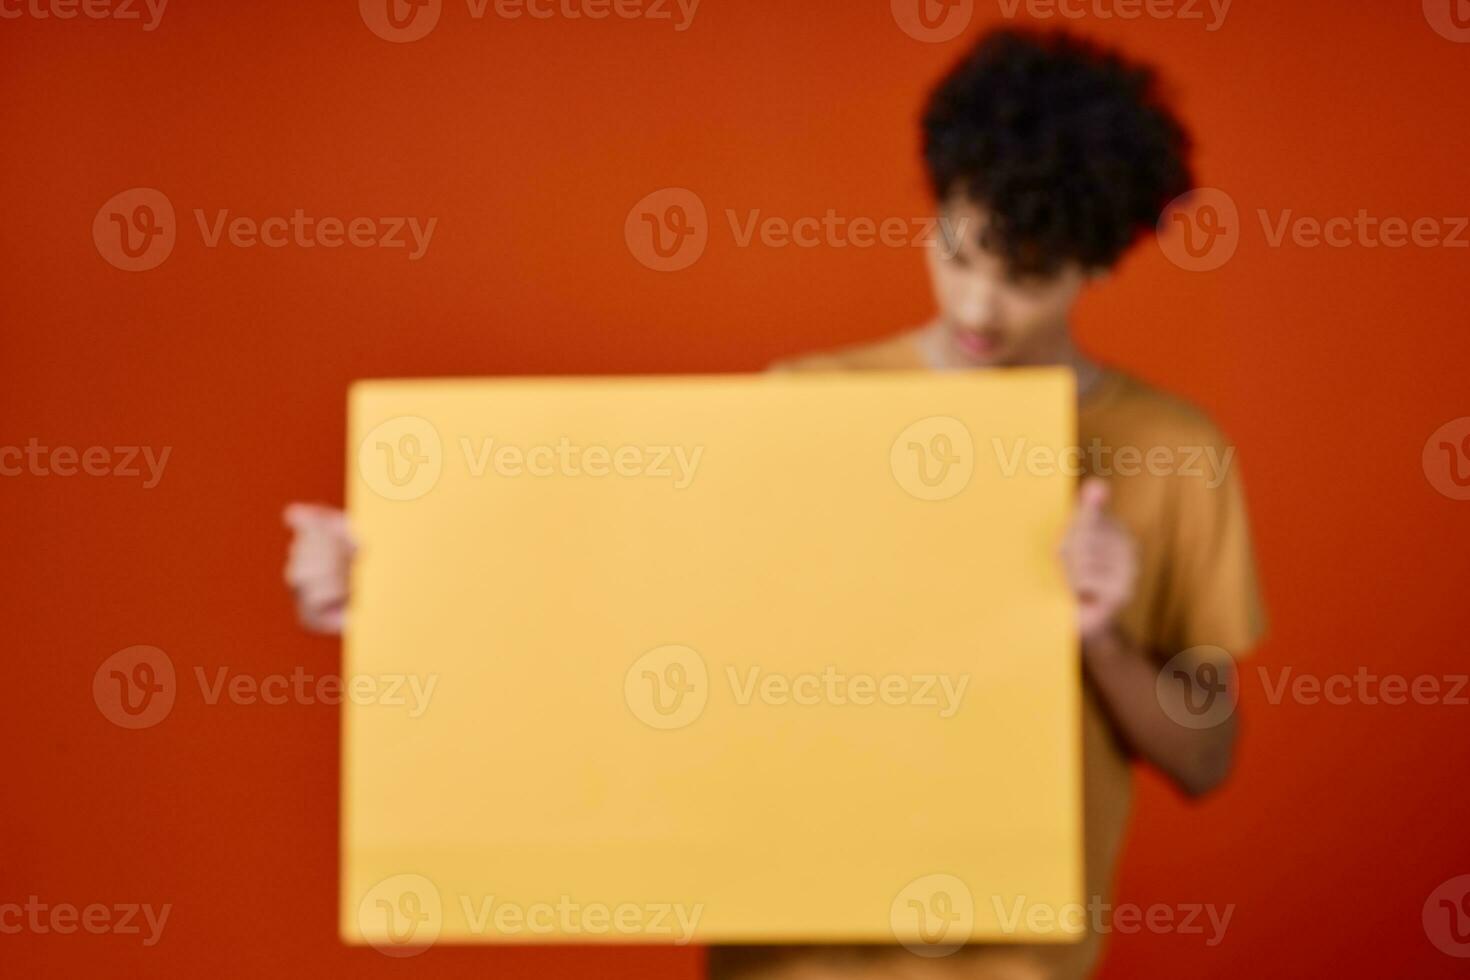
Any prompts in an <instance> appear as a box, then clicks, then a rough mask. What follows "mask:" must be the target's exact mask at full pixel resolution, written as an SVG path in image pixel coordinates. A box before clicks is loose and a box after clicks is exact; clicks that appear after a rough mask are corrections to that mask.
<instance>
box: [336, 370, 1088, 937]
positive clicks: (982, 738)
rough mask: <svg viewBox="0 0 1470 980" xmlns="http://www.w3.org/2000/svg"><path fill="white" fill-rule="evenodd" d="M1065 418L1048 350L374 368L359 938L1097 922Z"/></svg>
mask: <svg viewBox="0 0 1470 980" xmlns="http://www.w3.org/2000/svg"><path fill="white" fill-rule="evenodd" d="M1074 418H1075V410H1074V391H1073V379H1072V377H1071V375H1070V373H1068V372H1065V371H1061V370H1053V369H1036V370H1010V371H1004V372H993V373H992V372H975V373H955V374H932V373H882V374H879V373H873V374H830V375H828V374H815V375H814V374H802V375H780V374H776V375H760V376H712V377H665V378H598V379H535V380H530V379H506V380H455V381H382V382H376V381H375V382H363V383H359V384H357V385H355V386H354V388H353V389H352V392H351V395H350V425H349V428H350V432H349V447H348V509H349V514H350V519H351V522H352V526H353V528H354V531H355V534H356V536H357V539H358V541H359V546H360V550H359V554H358V557H357V560H356V563H355V565H354V569H353V593H352V603H351V609H350V612H349V622H348V628H347V632H346V637H345V648H344V671H343V672H344V675H345V677H346V681H347V685H348V687H347V696H346V698H345V700H344V709H343V738H342V746H343V766H342V811H341V812H342V840H341V845H342V882H341V904H340V927H341V932H342V935H343V937H344V938H345V939H346V940H347V941H348V942H352V943H371V944H373V945H375V946H378V947H379V948H381V949H384V950H386V951H389V952H401V953H411V952H413V951H415V950H418V949H421V948H422V946H423V945H424V944H426V943H432V942H435V941H439V942H484V943H497V942H499V943H535V942H557V943H566V942H599V943H618V942H642V943H686V942H699V943H751V942H757V943H785V942H885V943H895V942H897V943H903V944H905V945H907V946H909V947H910V948H912V949H914V950H915V951H916V952H920V953H924V952H936V951H942V950H943V949H945V948H948V947H950V946H951V945H952V944H954V943H958V942H963V941H967V940H968V941H971V942H996V941H1001V942H1022V941H1024V942H1034V941H1043V942H1045V941H1051V942H1062V941H1069V940H1071V939H1073V938H1075V930H1073V929H1072V928H1070V926H1069V925H1068V923H1070V922H1072V921H1073V920H1074V919H1075V918H1076V917H1075V916H1069V915H1062V914H1061V913H1062V910H1064V909H1066V908H1067V907H1069V906H1071V905H1073V904H1075V903H1078V902H1080V901H1081V900H1082V898H1083V896H1082V892H1083V884H1082V838H1081V781H1080V773H1081V770H1080V765H1081V762H1080V752H1081V735H1080V676H1079V661H1078V656H1077V639H1076V632H1075V631H1076V624H1075V610H1074V607H1073V605H1072V601H1071V598H1070V596H1069V593H1068V590H1067V589H1066V587H1065V584H1064V581H1063V578H1062V574H1061V571H1060V568H1059V567H1058V563H1057V559H1056V546H1057V544H1058V542H1059V539H1060V536H1061V534H1062V531H1063V528H1064V525H1065V522H1066V520H1067V516H1068V513H1069V511H1070V506H1071V500H1072V496H1073V485H1072V480H1071V479H1070V478H1069V477H1068V476H1067V475H1066V474H1065V473H1064V472H1063V470H1062V467H1061V466H1059V465H1058V460H1059V459H1062V460H1065V458H1066V457H1065V455H1064V450H1065V449H1066V447H1068V446H1070V445H1072V444H1073V442H1074V431H1073V429H1074ZM1033 910H1039V914H1038V913H1037V912H1034V911H1033ZM1058 917H1060V918H1059V919H1058Z"/></svg>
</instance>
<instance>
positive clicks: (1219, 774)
mask: <svg viewBox="0 0 1470 980" xmlns="http://www.w3.org/2000/svg"><path fill="white" fill-rule="evenodd" d="M1187 152H1188V139H1187V137H1186V135H1185V133H1184V131H1183V129H1182V128H1181V127H1180V125H1179V124H1178V122H1177V121H1176V120H1175V119H1174V117H1173V116H1172V115H1171V113H1170V112H1169V111H1168V110H1167V109H1166V108H1165V107H1164V106H1163V105H1162V104H1161V102H1160V101H1159V99H1158V97H1157V92H1156V86H1155V81H1154V78H1153V76H1152V74H1151V72H1149V71H1148V70H1146V69H1144V68H1141V67H1139V66H1136V65H1132V64H1129V63H1128V62H1126V61H1125V60H1123V59H1122V58H1121V57H1119V56H1118V55H1116V54H1114V53H1111V52H1107V51H1103V50H1100V49H1098V48H1096V47H1094V46H1092V45H1089V44H1087V43H1084V42H1081V41H1078V40H1075V39H1072V38H1069V37H1067V36H1066V35H1048V36H1042V35H1033V34H1028V33H1021V32H1014V31H1007V32H999V33H995V34H992V35H989V36H987V37H986V38H984V39H983V40H982V41H981V42H980V44H979V45H978V46H977V47H976V48H975V49H974V51H973V52H971V53H970V55H969V56H968V57H966V58H965V59H964V60H962V61H961V63H960V64H959V65H958V66H957V67H956V68H955V69H954V70H953V71H952V72H951V73H950V74H949V75H948V76H947V77H946V78H945V79H944V80H943V81H942V82H941V84H940V85H939V87H938V88H937V89H936V90H935V92H934V94H933V96H932V98H931V100H930V103H929V105H928V108H927V111H926V113H925V115H924V154H925V162H926V164H927V167H928V171H929V176H930V179H931V183H932V188H933V191H934V194H935V198H936V201H937V202H938V206H939V209H940V211H941V212H942V215H943V217H945V218H946V219H948V220H947V221H945V222H942V225H943V226H944V227H945V228H947V229H949V230H950V233H951V234H952V236H953V237H952V238H951V239H950V240H949V241H947V242H945V246H946V247H944V248H933V249H930V250H929V265H930V271H931V274H932V280H933V286H934V295H935V299H936V303H937V306H938V314H937V316H936V317H935V318H934V320H933V321H932V322H930V323H929V324H927V325H925V326H923V327H920V328H918V329H915V330H910V331H907V332H904V333H901V334H898V335H896V336H893V337H891V338H888V339H885V340H880V341H878V342H875V343H869V344H863V345H858V346H854V347H849V348H844V349H842V350H838V351H835V352H831V353H827V354H819V355H815V356H810V357H805V358H801V359H797V360H793V361H789V362H784V363H782V364H778V365H776V366H775V367H776V369H777V370H788V371H860V370H887V369H908V370H913V369H930V370H936V371H940V370H950V369H990V368H1004V367H1011V366H1018V365H1042V364H1050V365H1065V366H1067V367H1069V368H1071V369H1072V370H1073V371H1074V372H1075V373H1076V376H1077V387H1078V406H1077V421H1078V434H1079V447H1078V448H1079V449H1080V450H1081V452H1080V454H1079V460H1080V463H1081V464H1082V466H1083V467H1084V468H1086V469H1087V470H1088V471H1089V473H1090V475H1089V476H1088V478H1087V479H1085V480H1084V481H1083V482H1082V484H1081V487H1080V491H1079V500H1078V504H1077V509H1076V513H1075V515H1074V518H1073V521H1072V523H1071V527H1070V529H1069V531H1068V533H1067V535H1066V538H1065V540H1064V541H1063V542H1061V544H1060V549H1059V555H1060V560H1061V561H1062V562H1063V564H1064V567H1065V570H1066V573H1067V576H1068V580H1069V581H1070V583H1071V585H1072V587H1073V589H1074V590H1075V592H1076V595H1077V599H1078V606H1079V616H1080V624H1079V625H1080V634H1081V653H1080V657H1081V661H1082V670H1083V674H1084V678H1085V681H1086V683H1085V699H1084V704H1085V713H1084V719H1083V731H1084V739H1085V742H1084V760H1085V764H1084V773H1085V777H1084V798H1085V808H1086V830H1085V838H1086V878H1087V894H1088V899H1089V900H1090V901H1092V902H1096V903H1098V904H1103V903H1107V902H1108V901H1109V897H1108V896H1109V892H1110V890H1111V879H1112V874H1113V868H1114V864H1115V861H1116V858H1117V854H1118V849H1119V845H1120V843H1121V840H1122V836H1123V831H1124V828H1125V824H1126V821H1127V814H1128V806H1129V798H1130V795H1131V768H1130V767H1131V761H1132V760H1133V759H1134V758H1140V759H1142V760H1143V761H1145V762H1147V763H1149V764H1151V765H1153V766H1155V767H1156V768H1158V769H1159V770H1161V771H1162V772H1163V773H1164V774H1165V775H1166V776H1168V777H1169V778H1170V779H1171V780H1172V781H1173V782H1174V783H1175V784H1176V785H1177V786H1179V787H1180V789H1182V790H1183V791H1184V792H1185V793H1187V794H1189V795H1191V796H1198V795H1201V794H1203V793H1206V792H1208V791H1209V790H1211V789H1213V788H1214V787H1216V786H1217V785H1219V784H1220V782H1221V781H1222V780H1223V779H1224V778H1225V776H1226V774H1227V773H1228V771H1229V769H1230V765H1231V758H1232V753H1233V747H1234V741H1235V720H1234V716H1233V714H1227V715H1226V716H1225V717H1224V718H1223V719H1221V720H1219V721H1218V723H1215V724H1208V725H1193V724H1187V723H1181V722H1179V721H1177V720H1176V719H1185V720H1186V721H1187V720H1188V719H1189V718H1190V717H1191V716H1192V715H1196V714H1197V713H1198V709H1199V705H1200V704H1201V703H1205V702H1207V701H1208V700H1209V699H1211V698H1214V697H1215V696H1217V695H1218V693H1219V692H1218V691H1217V690H1205V689H1202V688H1201V679H1202V678H1203V679H1206V680H1205V681H1204V683H1206V684H1210V685H1211V686H1213V683H1214V682H1213V681H1210V680H1209V679H1210V678H1223V679H1225V683H1227V684H1229V683H1233V669H1232V665H1233V660H1232V657H1231V654H1232V653H1233V654H1235V655H1240V654H1243V653H1245V652H1246V651H1248V650H1249V649H1250V648H1251V647H1252V646H1253V645H1254V644H1255V642H1256V641H1257V639H1258V638H1259V635H1260V631H1261V621H1262V617H1261V611H1260V606H1259V601H1258V597H1257V591H1256V583H1255V573H1254V563H1253V559H1252V555H1251V543H1250V533H1249V529H1248V526H1247V522H1246V514H1245V507H1244V500H1243V495H1242V490H1241V486H1240V482H1239V479H1238V476H1237V474H1236V472H1235V470H1234V469H1233V467H1232V465H1231V464H1232V463H1233V461H1234V453H1233V450H1232V449H1231V447H1229V446H1227V445H1226V443H1225V441H1224V439H1223V438H1222V437H1221V435H1220V433H1219V432H1218V431H1217V430H1216V428H1215V427H1214V426H1213V425H1212V424H1211V423H1210V421H1209V420H1208V419H1207V418H1206V417H1205V416H1204V415H1203V414H1201V413H1200V412H1199V411H1197V410H1196V409H1194V408H1192V407H1190V406H1189V405H1187V404H1185V403H1184V402H1182V401H1180V400H1178V399H1175V398H1172V397H1169V396H1167V395H1164V394H1161V393H1159V392H1157V391H1155V390H1153V389H1151V388H1149V387H1148V386H1146V385H1144V384H1142V383H1140V382H1138V381H1136V380H1134V379H1131V378H1129V377H1127V376H1125V375H1124V374H1122V373H1120V372H1118V371H1116V370H1113V369H1110V368H1107V367H1105V366H1103V365H1101V364H1099V363H1097V362H1095V361H1093V360H1092V359H1091V358H1089V357H1088V356H1087V355H1085V354H1084V353H1083V352H1081V351H1080V350H1078V349H1077V347H1076V346H1075V345H1074V344H1073V342H1072V339H1071V334H1070V330H1069V318H1070V314H1071V311H1072V309H1073V307H1074V306H1075V304H1076V302H1077V299H1078V296H1079V295H1080V294H1081V293H1082V291H1083V290H1084V289H1085V288H1086V286H1087V285H1088V284H1089V283H1090V282H1091V281H1093V280H1094V279H1096V278H1098V277H1100V276H1101V275H1103V274H1104V273H1105V272H1106V271H1107V270H1108V269H1110V268H1111V267H1112V266H1114V265H1115V264H1116V263H1117V261H1118V259H1119V258H1120V256H1121V255H1122V254H1123V252H1124V251H1126V250H1127V249H1128V248H1129V247H1130V246H1131V245H1132V244H1133V243H1134V242H1136V241H1137V239H1138V238H1140V237H1141V236H1143V235H1145V234H1147V233H1148V232H1150V231H1151V230H1152V229H1153V228H1154V227H1155V225H1156V223H1157V221H1158V219H1159V216H1160V213H1161V211H1162V209H1163V207H1164V206H1165V204H1166V203H1167V202H1169V201H1170V200H1171V199H1173V198H1174V197H1176V196H1177V195H1179V194H1181V193H1183V192H1184V191H1185V190H1187V189H1188V188H1189V186H1190V175H1189V167H1188V163H1187V161H1186V155H1187ZM287 521H288V523H289V524H290V525H291V526H292V528H293V529H294V530H295V540H294V542H293V544H292V550H291V558H290V562H289V564H288V567H287V580H288V581H289V582H290V584H291V585H292V587H293V588H294V589H295V590H296V596H297V602H298V607H299V610H300V615H301V618H302V621H303V622H304V623H305V624H306V625H307V626H308V627H310V628H312V629H316V630H320V631H324V632H336V631H337V630H339V629H340V628H341V625H342V610H343V608H344V604H345V601H346V598H347V569H348V565H349V564H350V560H351V543H350V539H349V537H348V534H347V527H346V523H345V520H344V518H343V516H342V514H341V513H340V512H338V511H334V510H329V509H326V508H320V507H309V506H303V505H293V506H292V507H291V508H289V509H288V511H287ZM1166 662H1167V663H1169V664H1170V667H1171V669H1170V671H1169V676H1168V677H1166V679H1165V681H1166V682H1165V683H1163V684H1160V683H1159V677H1160V668H1161V667H1162V666H1163V665H1164V664H1165V663H1166ZM1176 678H1177V680H1178V683H1177V684H1176V683H1174V680H1175V679H1176ZM1226 696H1227V697H1228V696H1229V695H1228V694H1227V695H1226ZM1100 938H1101V937H1100V936H1099V935H1098V934H1097V933H1095V932H1089V934H1088V935H1087V936H1086V938H1085V939H1084V940H1083V941H1082V942H1080V943H1077V944H1075V945H1058V946H1046V947H1030V946H1021V945H1015V946H979V945H977V946H971V947H966V948H964V949H962V950H959V951H957V952H955V953H954V954H953V955H951V956H947V957H934V958H929V957H918V956H915V955H913V954H911V953H909V952H908V951H907V950H904V949H902V948H899V947H896V946H895V947H883V946H878V947H771V948H767V947H716V948H714V949H712V950H711V955H710V966H711V975H712V976H713V977H716V978H734V977H746V976H749V977H763V978H789V980H819V978H831V980H837V978H844V980H856V978H875V980H876V978H898V977H921V978H936V980H937V978H948V977H977V978H992V977H993V978H1021V977H1038V978H1039V977H1048V978H1050V977H1080V976H1084V975H1086V974H1087V973H1088V972H1089V971H1090V970H1091V969H1092V968H1093V966H1094V965H1095V961H1096V958H1097V955H1098V952H1099V948H1100Z"/></svg>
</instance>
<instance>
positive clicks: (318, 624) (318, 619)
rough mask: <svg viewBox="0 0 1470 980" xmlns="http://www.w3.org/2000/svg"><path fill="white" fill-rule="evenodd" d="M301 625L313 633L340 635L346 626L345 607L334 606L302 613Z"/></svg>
mask: <svg viewBox="0 0 1470 980" xmlns="http://www.w3.org/2000/svg"><path fill="white" fill-rule="evenodd" d="M301 625H303V626H305V627H306V628H307V629H308V630H311V631H312V632H313V633H327V634H331V633H340V632H342V628H343V627H344V626H346V625H347V607H346V606H336V607H333V608H329V609H320V610H311V611H303V612H302V613H301Z"/></svg>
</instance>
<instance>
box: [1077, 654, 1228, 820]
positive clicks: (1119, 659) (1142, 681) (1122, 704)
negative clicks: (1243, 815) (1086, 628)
mask: <svg viewBox="0 0 1470 980" xmlns="http://www.w3.org/2000/svg"><path fill="white" fill-rule="evenodd" d="M1082 662H1083V665H1084V667H1085V669H1086V671H1087V675H1088V677H1090V678H1092V682H1093V684H1094V685H1095V686H1096V688H1097V690H1098V692H1099V694H1100V695H1101V696H1102V701H1103V704H1104V705H1105V707H1106V709H1107V714H1108V716H1109V718H1110V719H1111V720H1112V722H1113V724H1114V726H1115V727H1116V728H1117V729H1118V732H1119V734H1120V735H1121V736H1122V737H1123V741H1124V743H1125V744H1127V745H1128V747H1129V748H1130V749H1132V750H1133V751H1134V752H1135V753H1136V754H1138V755H1139V756H1141V757H1142V758H1144V759H1147V760H1148V761H1149V762H1151V763H1153V765H1155V766H1157V767H1158V768H1159V770H1160V771H1162V772H1163V773H1164V774H1165V775H1166V776H1168V777H1169V778H1170V779H1171V780H1173V781H1174V783H1175V785H1177V786H1178V787H1179V788H1180V789H1182V790H1183V791H1184V792H1185V793H1187V794H1189V795H1190V796H1195V797H1197V796H1203V795H1204V794H1206V793H1208V792H1210V791H1211V790H1213V789H1215V788H1216V787H1217V786H1219V785H1220V784H1221V783H1222V782H1224V781H1225V777H1226V776H1228V775H1229V774H1230V767H1231V764H1232V762H1233V761H1234V758H1235V733H1236V724H1235V712H1233V711H1232V712H1231V713H1230V714H1229V715H1228V716H1227V717H1226V718H1225V719H1224V720H1222V721H1221V722H1220V723H1219V724H1215V725H1211V726H1209V727H1204V728H1190V727H1187V726H1185V725H1181V724H1179V723H1178V722H1177V721H1175V720H1174V719H1175V718H1180V717H1187V716H1188V714H1187V712H1188V711H1189V705H1190V704H1191V703H1198V701H1199V699H1200V697H1201V696H1202V695H1196V694H1195V693H1194V692H1193V690H1192V686H1193V685H1194V684H1195V683H1197V678H1196V676H1195V675H1194V674H1192V673H1190V672H1187V671H1181V672H1179V674H1178V676H1179V677H1180V679H1182V680H1183V681H1184V683H1183V684H1159V683H1158V667H1157V664H1156V662H1155V661H1154V660H1153V659H1152V658H1151V657H1150V656H1149V655H1148V651H1145V650H1139V649H1137V647H1136V646H1135V645H1134V643H1133V642H1132V641H1131V640H1129V639H1128V638H1127V637H1126V636H1124V635H1123V634H1122V633H1121V631H1119V630H1118V629H1116V628H1114V629H1110V630H1107V631H1105V632H1104V633H1102V634H1101V635H1099V636H1097V637H1094V638H1093V639H1091V640H1089V641H1087V642H1084V643H1083V645H1082ZM1217 669H1218V671H1219V676H1220V677H1222V678H1223V679H1224V682H1225V683H1226V684H1228V685H1229V690H1228V691H1226V692H1220V691H1218V690H1217V691H1215V692H1214V696H1215V697H1221V696H1224V697H1229V698H1231V699H1232V700H1233V698H1234V687H1235V676H1234V674H1235V671H1234V669H1233V665H1231V664H1218V665H1217Z"/></svg>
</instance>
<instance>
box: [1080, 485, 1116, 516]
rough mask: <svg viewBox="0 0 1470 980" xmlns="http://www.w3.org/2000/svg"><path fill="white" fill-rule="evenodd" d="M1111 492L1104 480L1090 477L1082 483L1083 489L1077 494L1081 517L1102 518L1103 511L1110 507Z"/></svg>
mask: <svg viewBox="0 0 1470 980" xmlns="http://www.w3.org/2000/svg"><path fill="white" fill-rule="evenodd" d="M1110 494H1111V491H1109V490H1108V485H1107V483H1106V482H1104V481H1103V480H1101V479H1099V478H1098V477H1095V476H1090V477H1088V478H1087V479H1085V480H1083V481H1082V487H1081V489H1080V490H1078V492H1077V510H1078V511H1079V513H1080V516H1082V517H1085V518H1093V517H1101V516H1102V514H1103V510H1104V509H1105V508H1106V507H1107V505H1108V497H1109V496H1110Z"/></svg>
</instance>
